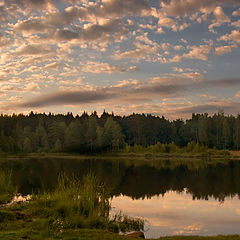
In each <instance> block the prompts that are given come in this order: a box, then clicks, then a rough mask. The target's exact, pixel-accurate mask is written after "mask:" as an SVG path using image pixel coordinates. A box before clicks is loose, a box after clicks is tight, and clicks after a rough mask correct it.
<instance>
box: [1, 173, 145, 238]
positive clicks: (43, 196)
mask: <svg viewBox="0 0 240 240" xmlns="http://www.w3.org/2000/svg"><path fill="white" fill-rule="evenodd" d="M2 176H4V177H2V178H0V181H2V182H0V186H3V185H4V184H5V183H6V179H7V180H8V187H5V188H2V189H1V193H2V194H3V196H8V197H5V198H2V202H1V203H2V205H1V207H0V232H1V234H0V239H21V238H26V239H62V238H65V239H72V237H73V235H74V234H75V233H76V232H77V231H80V230H81V229H99V230H102V231H103V230H105V231H107V232H109V234H110V232H111V233H118V232H120V231H121V232H126V231H139V230H142V229H143V227H144V222H143V221H142V220H141V219H137V218H130V217H128V216H124V215H121V214H116V215H114V216H109V212H110V208H111V205H110V192H109V191H108V190H107V189H106V187H105V186H104V184H103V183H99V182H98V180H97V178H96V177H95V176H94V175H92V174H89V175H86V176H84V177H83V179H82V180H81V181H80V180H79V179H77V178H75V177H74V176H72V177H68V176H66V175H65V174H61V175H60V176H59V179H58V184H57V186H56V188H55V190H53V191H51V192H41V193H38V194H34V195H32V199H31V200H30V201H29V202H27V201H25V202H20V203H13V204H11V202H10V199H11V198H10V197H9V196H10V195H9V193H10V190H12V196H13V195H14V188H13V186H12V183H11V175H10V174H9V173H8V174H6V173H2ZM109 234H108V235H107V236H110V235H109ZM68 237H69V238H68ZM77 239H78V238H77Z"/></svg>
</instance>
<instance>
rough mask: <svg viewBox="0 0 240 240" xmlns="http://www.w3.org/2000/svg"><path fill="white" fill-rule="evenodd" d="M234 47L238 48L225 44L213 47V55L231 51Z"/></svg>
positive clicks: (235, 46)
mask: <svg viewBox="0 0 240 240" xmlns="http://www.w3.org/2000/svg"><path fill="white" fill-rule="evenodd" d="M234 48H238V46H237V45H236V44H235V45H226V46H220V47H216V48H215V52H214V53H215V55H224V54H228V53H230V52H232V50H233V49H234Z"/></svg>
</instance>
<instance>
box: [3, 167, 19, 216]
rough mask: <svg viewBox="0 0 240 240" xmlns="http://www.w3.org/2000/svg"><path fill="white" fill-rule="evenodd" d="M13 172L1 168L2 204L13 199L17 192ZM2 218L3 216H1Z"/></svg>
mask: <svg viewBox="0 0 240 240" xmlns="http://www.w3.org/2000/svg"><path fill="white" fill-rule="evenodd" d="M15 190H16V189H15V188H14V186H13V183H12V174H11V172H4V171H2V170H0V204H4V203H7V202H9V201H11V199H12V198H13V196H14V194H15ZM0 218H1V217H0Z"/></svg>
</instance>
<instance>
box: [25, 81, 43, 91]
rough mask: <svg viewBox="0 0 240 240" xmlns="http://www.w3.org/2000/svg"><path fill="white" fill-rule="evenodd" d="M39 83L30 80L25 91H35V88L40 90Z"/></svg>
mask: <svg viewBox="0 0 240 240" xmlns="http://www.w3.org/2000/svg"><path fill="white" fill-rule="evenodd" d="M39 89H40V87H39V84H38V83H35V82H30V83H28V84H27V85H26V86H25V91H28V92H29V91H35V90H39Z"/></svg>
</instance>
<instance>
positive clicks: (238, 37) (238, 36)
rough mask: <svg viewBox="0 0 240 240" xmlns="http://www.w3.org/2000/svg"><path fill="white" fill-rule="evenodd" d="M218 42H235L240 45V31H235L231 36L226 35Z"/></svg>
mask: <svg viewBox="0 0 240 240" xmlns="http://www.w3.org/2000/svg"><path fill="white" fill-rule="evenodd" d="M218 41H226V42H227V41H234V42H237V43H240V31H238V30H233V31H232V32H231V33H230V34H226V35H223V36H221V37H220V38H218Z"/></svg>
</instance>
